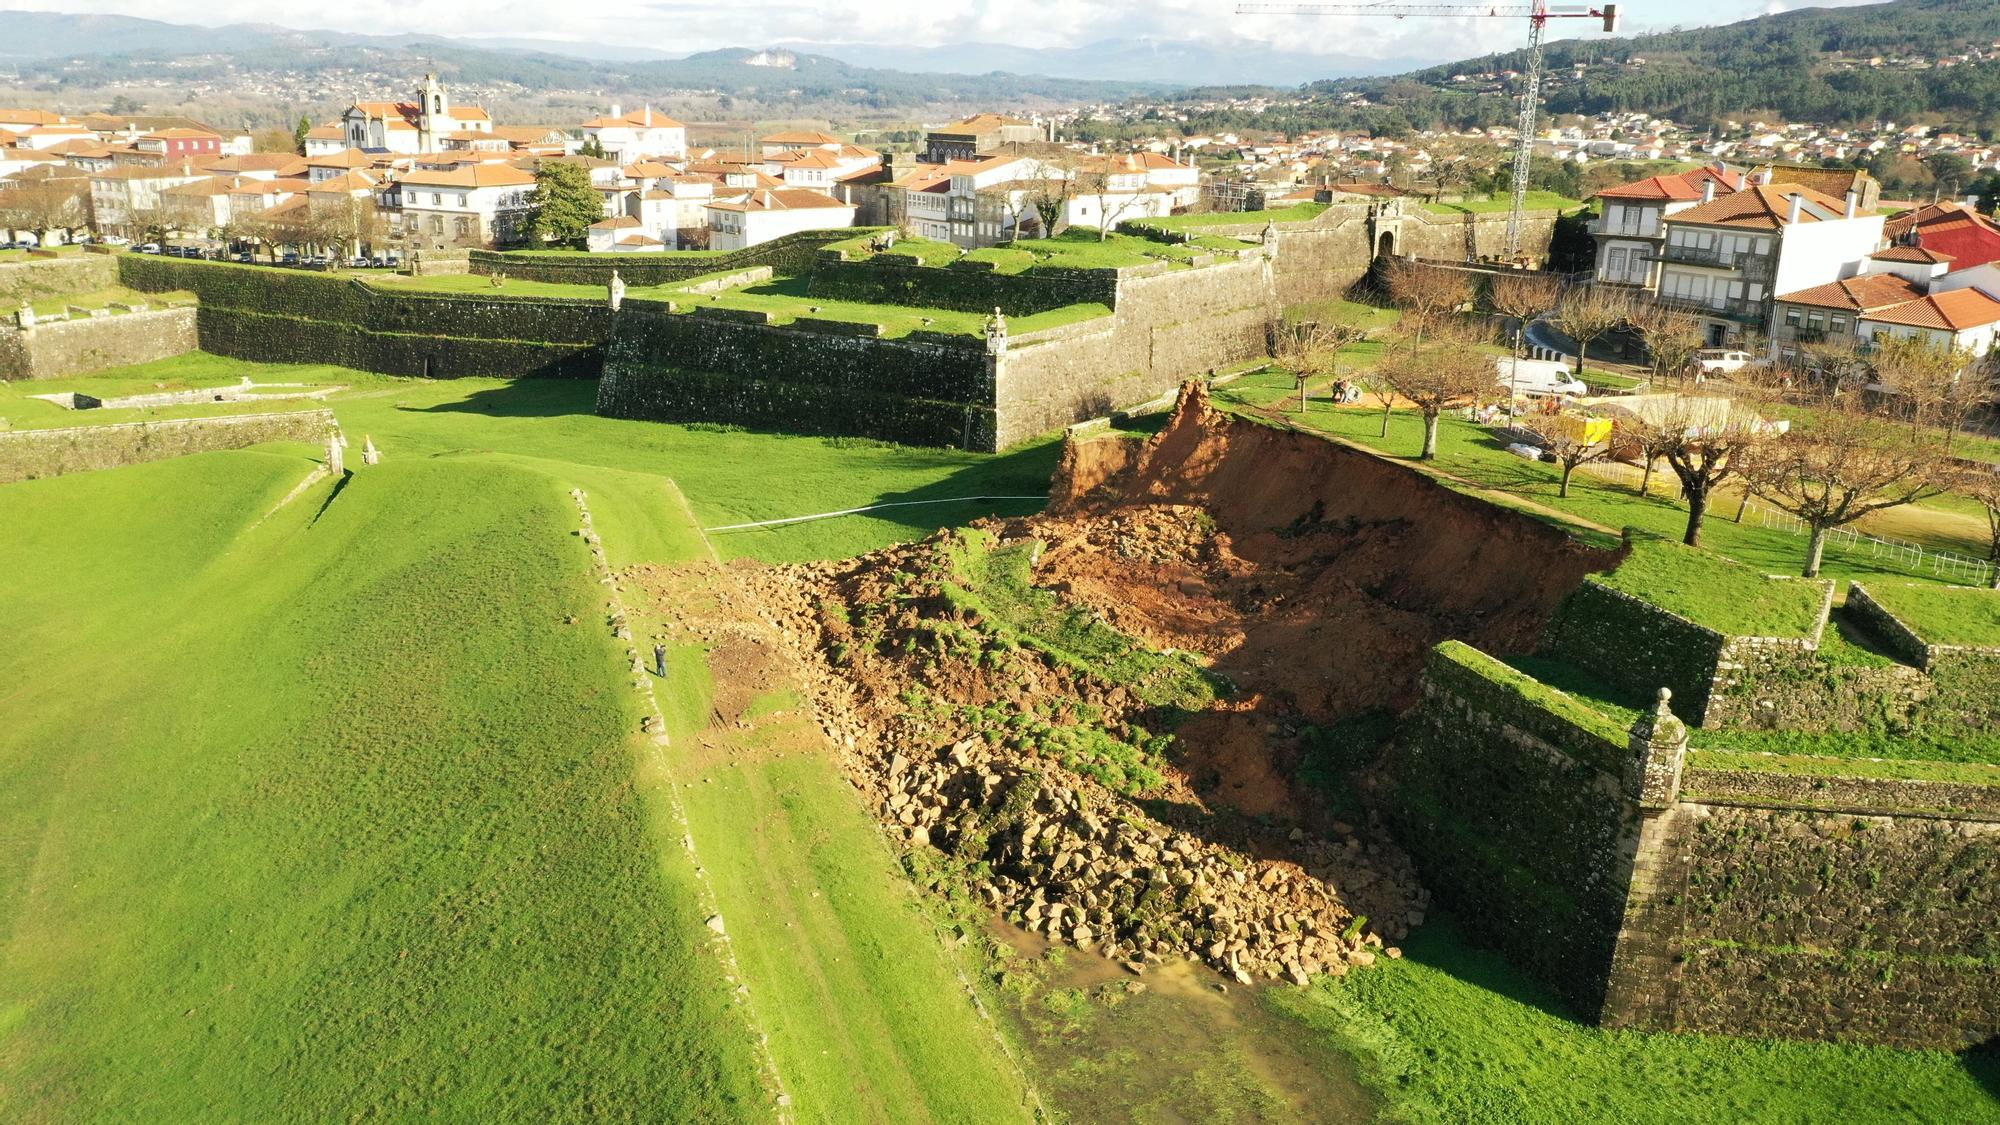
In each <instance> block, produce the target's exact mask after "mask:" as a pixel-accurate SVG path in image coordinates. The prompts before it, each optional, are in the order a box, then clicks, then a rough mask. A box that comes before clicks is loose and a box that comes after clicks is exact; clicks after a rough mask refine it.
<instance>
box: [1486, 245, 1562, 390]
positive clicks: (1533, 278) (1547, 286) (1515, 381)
mask: <svg viewBox="0 0 2000 1125" xmlns="http://www.w3.org/2000/svg"><path fill="white" fill-rule="evenodd" d="M1562 293H1563V282H1562V279H1561V278H1559V277H1556V276H1555V275H1553V274H1546V273H1503V274H1500V275H1498V276H1496V277H1495V278H1494V279H1493V284H1492V285H1491V286H1490V287H1489V288H1488V289H1487V295H1486V299H1487V302H1488V303H1489V304H1491V305H1492V306H1493V311H1494V312H1497V313H1499V314H1500V315H1501V316H1504V317H1507V318H1509V319H1511V320H1512V321H1513V322H1514V339H1513V341H1512V350H1513V360H1514V366H1513V370H1512V371H1511V372H1510V374H1509V375H1508V380H1507V389H1508V391H1509V394H1508V396H1507V416H1508V417H1509V418H1512V417H1513V416H1514V400H1515V399H1516V398H1518V397H1519V391H1518V389H1517V388H1518V385H1519V379H1520V377H1521V353H1522V352H1523V351H1524V350H1526V345H1527V336H1528V323H1529V322H1530V321H1532V320H1533V319H1534V318H1536V317H1538V316H1540V315H1542V314H1543V313H1545V312H1548V311H1549V310H1550V309H1553V308H1555V307H1556V305H1557V304H1559V303H1561V301H1562Z"/></svg>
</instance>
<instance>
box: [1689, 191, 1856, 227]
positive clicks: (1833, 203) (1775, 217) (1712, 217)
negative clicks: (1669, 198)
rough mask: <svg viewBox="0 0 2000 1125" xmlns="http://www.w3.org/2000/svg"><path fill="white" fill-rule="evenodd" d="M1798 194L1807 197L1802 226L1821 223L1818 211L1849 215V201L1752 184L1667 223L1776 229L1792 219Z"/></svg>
mask: <svg viewBox="0 0 2000 1125" xmlns="http://www.w3.org/2000/svg"><path fill="white" fill-rule="evenodd" d="M1795 195H1796V196H1799V197H1801V198H1803V199H1804V200H1805V202H1806V204H1807V206H1806V207H1804V208H1803V209H1801V211H1800V213H1799V221H1800V222H1802V223H1815V222H1819V221H1820V216H1819V215H1817V214H1815V213H1814V211H1815V209H1818V210H1821V211H1826V212H1829V213H1830V214H1831V216H1832V217H1833V218H1836V219H1838V218H1841V217H1843V216H1844V215H1846V213H1847V204H1846V202H1845V201H1843V200H1839V199H1835V198H1833V197H1832V196H1830V195H1823V194H1821V193H1819V192H1816V191H1814V190H1813V189H1811V188H1809V187H1802V186H1800V185H1798V184H1752V185H1751V186H1749V187H1747V188H1745V189H1743V190H1742V191H1737V192H1731V193H1730V194H1728V195H1718V196H1716V197H1715V199H1714V200H1712V201H1710V202H1708V203H1703V204H1699V205H1697V206H1694V207H1690V208H1688V209H1687V210H1685V211H1682V212H1679V213H1678V214H1674V215H1669V216H1668V217H1667V221H1668V222H1674V223H1702V224H1705V225H1709V226H1731V227H1761V228H1766V229H1772V230H1775V229H1777V228H1779V227H1782V226H1785V225H1786V224H1787V222H1788V220H1789V218H1790V216H1791V210H1792V197H1793V196H1795Z"/></svg>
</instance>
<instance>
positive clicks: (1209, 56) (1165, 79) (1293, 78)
mask: <svg viewBox="0 0 2000 1125" xmlns="http://www.w3.org/2000/svg"><path fill="white" fill-rule="evenodd" d="M813 49H814V50H817V51H818V52H819V53H821V54H825V55H832V56H833V57H834V58H837V59H844V60H846V61H847V62H850V63H853V64H855V65H857V66H870V67H887V68H890V69H894V70H917V71H941V72H944V73H947V74H986V73H989V72H992V71H996V70H998V71H1007V72H1011V73H1015V74H1040V75H1047V76H1049V77H1052V78H1086V79H1102V80H1110V81H1119V82H1150V83H1171V84H1177V85H1185V86H1197V85H1199V86H1226V85H1234V84H1238V83H1244V84H1249V83H1255V84H1257V85H1262V86H1300V85H1304V84H1305V83H1308V82H1315V81H1320V80H1323V79H1328V78H1334V77H1338V76H1342V75H1355V74H1393V73H1395V72H1397V71H1403V70H1409V69H1410V68H1411V67H1413V66H1418V65H1420V64H1421V60H1417V59H1368V58H1360V57H1349V56H1342V55H1320V54H1312V53H1309V52H1305V51H1277V50H1272V49H1271V48H1270V47H1269V46H1267V45H1265V44H1262V43H1249V42H1243V43H1219V44H1218V43H1197V42H1190V41H1185V40H1173V39H1105V40H1100V41H1098V42H1095V43H1088V44H1085V45H1083V46H1080V47H1060V48H1044V47H1022V46H1018V45H1015V44H1010V43H957V44H951V45H949V46H941V47H906V46H901V45H892V44H862V43H827V44H822V45H818V46H816V47H814V48H813Z"/></svg>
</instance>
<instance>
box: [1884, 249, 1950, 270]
mask: <svg viewBox="0 0 2000 1125" xmlns="http://www.w3.org/2000/svg"><path fill="white" fill-rule="evenodd" d="M1868 256H1869V257H1871V258H1873V259H1875V260H1876V261H1878V262H1922V263H1925V264H1927V265H1935V264H1937V263H1940V262H1949V261H1951V260H1952V256H1951V255H1950V254H1944V253H1940V252H1939V251H1936V250H1926V249H1924V248H1923V247H1921V246H1891V247H1889V248H1888V249H1887V250H1877V251H1875V252H1874V253H1873V254H1870V255H1868Z"/></svg>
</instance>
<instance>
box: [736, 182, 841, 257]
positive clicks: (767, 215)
mask: <svg viewBox="0 0 2000 1125" xmlns="http://www.w3.org/2000/svg"><path fill="white" fill-rule="evenodd" d="M707 211H708V230H709V249H711V250H741V249H743V248H744V247H746V246H755V245H757V244H758V243H762V242H769V241H771V240H772V239H774V238H782V237H783V236H785V235H788V234H795V233H797V232H799V231H806V230H828V229H832V228H835V227H851V226H853V225H854V204H852V203H842V202H841V201H840V200H838V199H835V198H833V197H832V196H830V195H822V194H820V193H819V192H816V191H807V190H805V189H803V188H772V189H763V190H759V191H753V192H751V193H749V194H748V195H746V196H743V197H742V198H740V199H730V200H718V201H716V202H712V203H710V204H708V206H707Z"/></svg>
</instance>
